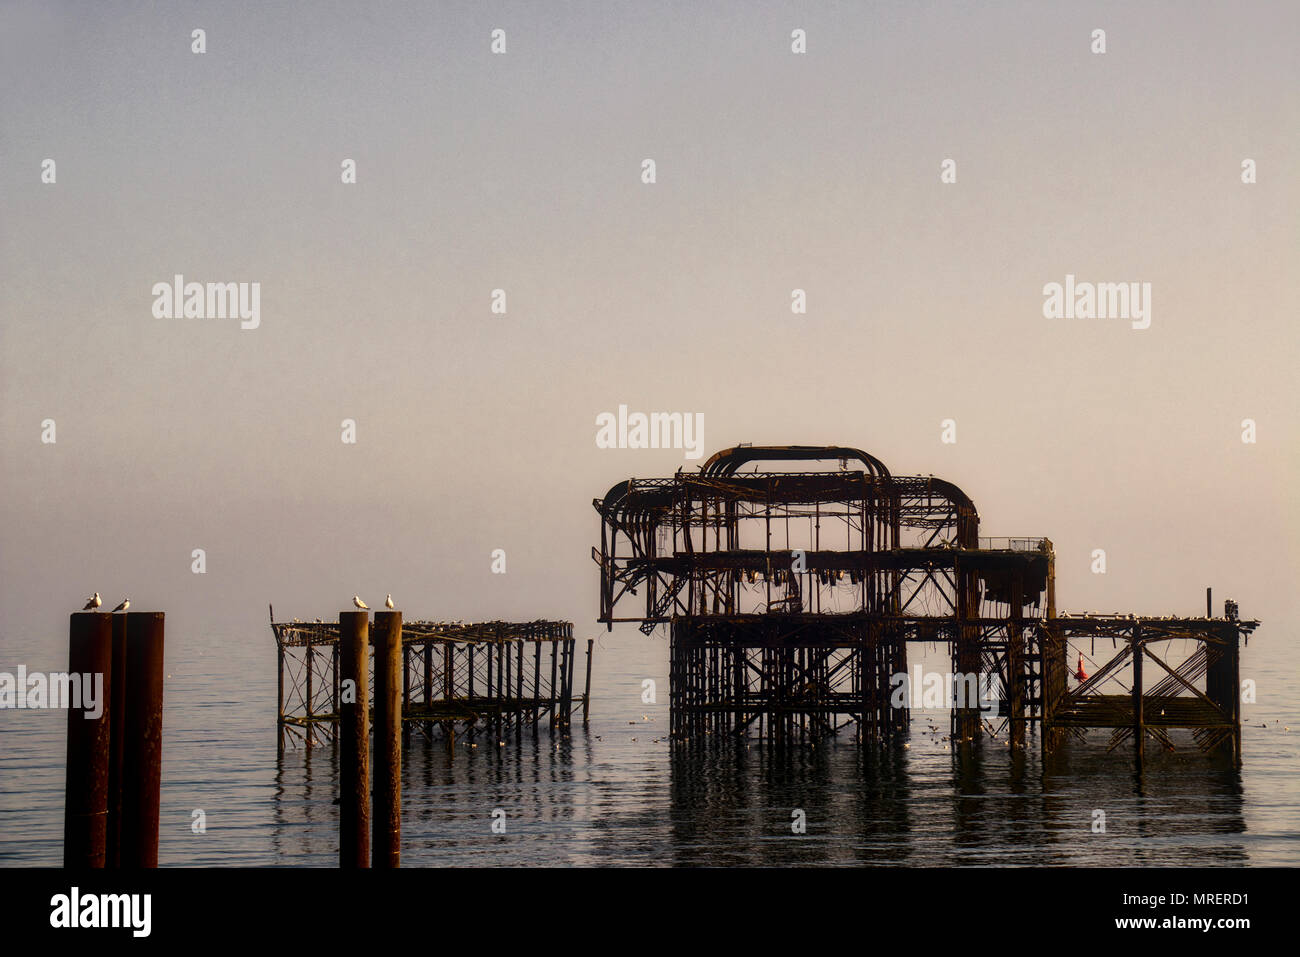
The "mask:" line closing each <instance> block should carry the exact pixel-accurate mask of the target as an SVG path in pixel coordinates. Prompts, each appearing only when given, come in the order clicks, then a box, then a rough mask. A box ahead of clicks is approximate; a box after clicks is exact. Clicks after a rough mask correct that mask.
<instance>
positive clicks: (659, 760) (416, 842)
mask: <svg viewBox="0 0 1300 957" xmlns="http://www.w3.org/2000/svg"><path fill="white" fill-rule="evenodd" d="M337 775H338V761H337V754H336V752H335V749H334V748H333V747H322V748H316V749H313V750H312V751H311V752H306V751H300V752H292V751H291V752H288V753H286V754H285V755H284V756H282V757H281V758H280V760H279V761H278V762H277V769H276V775H275V788H274V796H273V806H274V812H273V827H272V835H271V844H272V849H273V854H274V856H275V858H276V859H277V860H280V861H283V862H286V863H287V862H292V863H315V864H325V865H330V864H332V863H333V862H334V860H335V855H336V853H337V836H336V835H337V826H338V823H337V822H338V809H337V806H336V805H335V804H334V803H333V802H334V799H335V797H336V794H337ZM402 787H403V862H404V863H405V864H407V865H413V866H419V865H426V866H427V865H441V864H450V865H481V866H497V865H514V866H517V865H527V864H532V865H538V864H544V865H545V864H551V865H555V864H636V865H681V866H699V865H706V866H744V867H771V866H788V865H814V866H821V865H861V864H894V865H897V864H920V865H935V866H963V865H990V864H996V865H1016V864H1039V865H1079V864H1105V865H1112V866H1126V865H1144V864H1157V863H1162V864H1169V863H1173V864H1178V863H1200V864H1219V865H1225V864H1237V863H1244V862H1245V861H1246V860H1247V850H1246V847H1245V844H1244V841H1243V840H1234V839H1233V838H1234V836H1241V835H1244V833H1245V831H1246V823H1245V818H1244V814H1243V790H1242V782H1241V776H1240V774H1239V773H1238V772H1237V771H1236V770H1235V769H1233V768H1232V767H1230V766H1222V767H1221V766H1217V765H1216V764H1215V763H1214V761H1213V760H1212V759H1210V758H1206V757H1205V756H1204V755H1201V754H1199V753H1195V752H1192V753H1184V752H1181V751H1180V752H1177V753H1175V754H1173V755H1164V754H1161V755H1157V756H1155V757H1149V758H1148V761H1147V764H1146V766H1145V768H1144V769H1143V773H1142V774H1141V775H1135V774H1134V773H1132V760H1131V756H1125V755H1123V754H1120V753H1107V752H1106V749H1105V743H1104V741H1102V740H1095V741H1094V740H1089V741H1086V742H1080V741H1071V742H1069V743H1067V744H1066V745H1065V746H1064V747H1063V749H1062V751H1061V753H1059V754H1058V755H1056V756H1054V758H1053V759H1052V760H1051V761H1050V762H1049V765H1048V767H1047V769H1046V772H1044V770H1043V768H1042V766H1041V762H1040V758H1039V754H1038V750H1037V742H1036V739H1034V738H1033V736H1031V737H1030V739H1029V742H1028V747H1026V748H1025V749H1023V750H1022V751H1019V752H1017V753H1016V754H1015V755H1014V756H1013V755H1012V754H1010V753H1009V752H1008V749H1007V748H1006V747H1005V745H1004V744H1002V743H1001V742H994V741H987V740H986V741H978V742H973V743H972V744H971V746H970V747H969V748H968V749H967V750H966V751H964V752H962V753H960V754H954V753H953V752H951V751H948V750H947V749H946V748H945V747H944V746H943V743H942V740H941V738H939V737H936V736H933V735H930V736H927V735H925V734H924V733H916V732H914V733H913V734H912V735H911V736H910V738H907V739H905V740H900V741H896V742H893V743H891V744H889V745H887V746H884V747H865V746H864V747H860V746H858V745H857V744H856V743H854V742H853V741H851V740H837V741H831V742H826V743H822V744H818V745H815V746H810V745H803V746H794V747H785V748H778V747H774V746H772V745H769V744H762V745H760V744H759V743H757V742H750V743H748V744H741V745H737V744H735V743H724V742H717V741H706V742H690V743H682V742H679V743H669V742H667V741H666V740H663V739H659V738H653V737H649V738H647V739H641V738H639V737H638V738H628V737H624V738H621V739H618V740H615V741H609V740H602V736H601V735H595V734H591V733H587V732H583V731H582V730H581V729H574V730H573V732H572V733H571V734H567V735H566V734H562V733H555V734H552V733H551V732H549V731H548V730H545V729H542V730H541V731H539V732H538V733H537V734H533V733H532V732H531V731H530V730H526V731H524V732H523V733H522V734H518V735H516V734H514V733H511V735H510V736H509V737H508V738H500V739H498V738H496V737H495V736H492V735H482V734H480V735H478V736H477V737H476V738H475V739H474V740H472V741H471V740H469V739H468V738H461V739H458V740H457V741H456V742H455V744H454V746H449V744H448V742H446V741H445V740H444V739H442V738H441V737H440V736H438V735H434V736H432V737H428V736H426V735H424V734H422V733H419V732H415V733H412V734H410V735H408V737H407V738H406V741H405V758H404V761H403V773H402ZM1096 811H1100V812H1103V813H1104V822H1105V829H1104V831H1102V830H1099V829H1097V828H1096V827H1095V822H1097V821H1098V820H1099V818H1098V817H1097V815H1095V814H1094V812H1096ZM494 814H496V815H497V816H498V817H502V818H503V819H504V821H505V828H506V830H505V833H504V834H499V833H495V832H494V831H493V829H492V823H493V820H494ZM800 821H802V822H804V823H805V825H806V828H805V829H804V830H803V831H802V832H801V831H799V830H798V828H797V827H795V826H793V825H797V824H798V823H799V822H800Z"/></svg>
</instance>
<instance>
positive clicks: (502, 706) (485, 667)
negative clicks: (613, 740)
mask: <svg viewBox="0 0 1300 957" xmlns="http://www.w3.org/2000/svg"><path fill="white" fill-rule="evenodd" d="M271 630H272V631H273V632H274V633H275V640H276V648H277V655H278V662H279V691H278V702H279V705H278V716H279V720H278V728H279V735H278V740H279V747H280V748H281V750H283V749H284V747H285V745H286V744H289V745H291V746H295V747H296V746H297V745H299V744H301V745H303V746H305V747H308V748H310V747H312V746H314V745H316V744H321V743H326V742H330V741H333V740H334V737H335V735H336V734H337V730H338V717H339V668H338V664H339V641H338V624H337V622H300V621H293V622H277V621H274V620H272V622H271ZM587 656H588V670H587V675H588V683H590V674H591V671H590V664H589V663H590V656H591V643H590V642H588V644H587ZM575 658H576V655H575V651H574V638H573V625H572V624H571V623H570V622H567V621H533V622H523V623H513V622H504V621H487V622H470V623H468V624H467V623H464V622H436V621H409V622H403V624H402V686H403V700H402V721H403V728H404V730H405V731H406V732H407V733H409V732H410V731H411V730H412V729H415V730H418V731H420V732H422V733H425V734H428V735H431V736H432V735H434V734H438V733H440V734H442V735H444V736H445V737H446V738H447V739H448V740H449V741H452V740H454V735H455V733H456V729H457V727H459V728H460V729H461V730H462V732H468V733H469V734H470V735H471V736H472V735H473V734H474V733H475V732H476V731H481V730H486V731H490V732H492V733H493V734H498V735H499V734H501V733H503V732H504V731H506V730H509V729H513V730H515V731H517V732H521V731H522V730H523V729H524V728H525V727H531V728H533V729H534V730H535V729H537V728H538V727H539V726H540V725H541V724H542V723H543V722H545V723H546V724H547V726H548V727H550V728H556V727H559V728H567V727H568V725H569V722H570V719H571V717H572V710H573V697H574V694H573V677H574V671H575V665H574V662H575ZM370 674H371V676H372V680H370V681H369V682H368V683H367V684H368V687H369V688H370V689H371V692H372V696H371V700H372V703H373V689H374V686H375V683H374V681H373V674H374V661H373V655H371V660H370ZM589 693H590V688H588V689H587V690H586V691H584V693H583V695H582V696H581V699H580V700H581V702H582V705H583V707H584V709H585V708H586V707H587V703H588V701H589ZM584 714H585V710H584Z"/></svg>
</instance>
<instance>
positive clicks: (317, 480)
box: [0, 2, 1300, 651]
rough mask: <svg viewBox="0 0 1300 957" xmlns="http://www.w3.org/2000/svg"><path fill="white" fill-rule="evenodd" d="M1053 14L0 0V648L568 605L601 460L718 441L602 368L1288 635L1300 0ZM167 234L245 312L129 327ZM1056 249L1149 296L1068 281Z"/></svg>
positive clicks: (590, 618)
mask: <svg viewBox="0 0 1300 957" xmlns="http://www.w3.org/2000/svg"><path fill="white" fill-rule="evenodd" d="M1065 6H1066V5H1064V4H1044V3H1038V2H1026V3H1015V4H983V3H981V4H973V3H971V4H965V3H962V4H958V3H934V4H918V3H910V2H908V3H872V4H868V3H773V4H758V3H721V2H709V3H676V4H669V3H651V2H640V3H610V2H591V3H536V2H533V3H519V4H492V3H455V4H452V3H386V2H381V3H375V4H369V5H367V4H323V3H303V4H277V3H257V4H239V5H236V4H183V3H156V4H143V3H141V4H126V3H114V4H102V3H82V4H45V3H41V4H35V3H33V4H25V3H18V4H13V3H5V4H3V5H2V6H0V350H2V352H0V377H2V381H0V440H2V442H3V445H2V446H0V448H2V449H3V462H2V463H0V490H2V491H3V495H0V515H2V519H3V527H4V529H5V532H4V535H3V538H2V539H0V597H2V598H3V602H4V607H5V608H6V611H7V614H6V616H5V621H4V623H3V625H0V651H2V650H3V639H4V638H5V637H6V636H10V637H15V638H16V637H17V636H19V635H24V636H26V635H31V634H33V633H46V632H48V633H49V634H51V635H52V636H54V637H57V636H59V635H61V634H63V633H64V632H65V629H66V624H65V616H66V614H67V613H68V612H69V611H71V610H74V609H75V608H79V607H80V601H81V600H82V598H83V597H84V596H85V595H86V594H89V592H90V591H92V590H95V589H98V590H99V591H101V592H102V593H103V594H104V597H105V599H106V600H108V601H111V602H114V603H115V602H116V601H118V600H119V599H120V598H121V597H123V596H124V595H130V596H131V598H132V599H133V606H134V607H137V608H140V609H159V610H164V611H166V612H167V613H168V616H169V621H170V622H171V628H170V629H169V636H170V635H172V634H176V633H177V632H178V631H179V632H180V633H181V634H183V635H197V634H201V633H214V634H222V635H232V634H233V635H237V636H240V637H239V639H238V640H241V641H249V642H266V643H267V645H268V647H269V646H270V641H271V639H270V633H269V631H268V630H266V629H265V620H266V605H267V603H268V602H274V604H275V606H276V610H277V614H278V615H280V616H284V617H293V616H299V617H304V618H311V617H315V616H316V615H327V614H332V613H333V612H334V611H336V610H337V609H339V608H341V607H344V606H345V605H347V603H348V602H349V600H350V599H351V596H352V594H353V593H354V592H360V593H361V594H362V595H363V596H364V597H366V598H368V599H369V600H370V601H371V604H372V605H373V604H376V603H377V602H381V601H382V600H383V596H384V593H385V592H389V591H391V592H392V593H393V594H394V595H395V596H396V597H397V599H398V602H399V605H400V606H401V607H403V609H404V610H405V612H406V614H407V615H408V617H447V618H464V619H482V618H487V617H502V618H512V619H518V618H536V617H548V618H566V619H570V620H572V621H574V622H575V623H576V624H577V626H578V627H577V633H578V634H579V635H580V636H582V637H586V636H588V635H593V634H595V633H596V628H597V626H596V625H595V623H594V618H595V616H596V614H597V602H596V595H597V580H596V567H595V565H594V564H593V563H592V561H591V558H590V554H589V552H590V547H591V545H592V544H594V543H595V542H597V541H598V524H597V517H596V514H595V512H594V511H593V509H592V507H591V500H592V498H593V497H597V496H600V495H603V494H604V492H605V491H606V490H607V489H608V488H609V487H610V486H611V485H613V484H614V483H615V482H617V481H620V480H622V479H626V478H627V477H629V476H637V477H649V476H655V475H668V474H671V473H672V472H673V471H675V470H676V469H677V468H678V467H679V466H682V465H686V466H687V467H694V465H696V464H699V463H698V462H696V463H692V462H687V461H685V460H684V459H683V456H682V453H681V452H680V451H672V450H602V449H598V448H597V447H596V444H595V433H596V427H595V417H596V416H597V414H598V413H600V412H603V411H616V410H617V408H618V406H619V405H620V404H625V405H627V406H629V407H630V408H631V409H632V410H640V411H646V412H649V411H682V412H701V413H703V414H704V421H705V428H704V444H705V448H706V455H707V454H708V453H709V452H712V451H714V450H716V449H719V448H723V447H726V446H729V445H734V444H736V443H738V442H754V443H758V444H787V443H798V444H822V443H826V444H844V445H850V446H857V447H860V448H863V449H865V450H867V451H869V452H871V453H873V454H874V455H876V456H878V457H879V458H881V459H882V460H884V461H885V463H886V464H887V465H888V466H889V467H890V468H891V470H893V471H894V472H896V473H899V474H925V473H934V474H936V475H941V476H943V477H945V478H947V479H949V480H951V481H954V482H956V483H957V484H958V485H960V486H961V487H962V488H963V489H965V491H966V492H967V493H968V494H969V495H970V496H971V497H972V498H973V499H974V500H975V502H976V505H977V506H978V507H979V511H980V515H981V532H982V534H985V535H1046V536H1048V537H1050V538H1051V539H1052V540H1053V541H1054V542H1055V543H1056V548H1057V555H1058V560H1057V570H1058V604H1059V606H1060V607H1061V608H1064V609H1070V610H1085V609H1093V610H1099V611H1112V610H1116V611H1125V612H1127V611H1135V612H1146V613H1154V614H1164V613H1168V612H1172V611H1180V612H1185V613H1199V612H1198V609H1199V608H1201V607H1203V601H1204V599H1203V594H1204V588H1205V586H1206V585H1214V586H1215V590H1216V605H1218V607H1219V608H1221V607H1222V606H1221V601H1222V599H1223V598H1224V597H1235V598H1236V599H1237V600H1238V601H1239V602H1240V603H1241V609H1242V613H1243V615H1245V616H1247V617H1260V618H1263V619H1265V629H1264V630H1263V631H1261V632H1260V638H1261V639H1262V640H1267V641H1277V642H1287V641H1289V640H1290V639H1291V636H1292V635H1293V633H1294V628H1293V625H1292V622H1294V620H1295V619H1296V618H1297V617H1298V616H1300V599H1298V598H1297V594H1296V588H1295V582H1296V580H1297V576H1298V575H1300V548H1298V542H1300V506H1297V504H1296V495H1295V490H1296V488H1297V479H1300V474H1298V473H1300V453H1298V452H1297V449H1298V448H1300V445H1298V441H1300V423H1298V421H1297V419H1298V416H1297V400H1296V382H1297V378H1298V377H1297V366H1298V364H1300V337H1298V336H1297V333H1296V322H1297V310H1296V304H1297V302H1300V270H1297V261H1298V257H1300V220H1298V219H1297V212H1298V211H1300V202H1298V200H1300V186H1298V185H1297V177H1296V173H1297V170H1300V110H1298V109H1297V106H1298V104H1300V68H1298V67H1297V62H1298V58H1297V57H1296V52H1295V51H1296V47H1297V38H1298V36H1300V29H1298V28H1300V7H1298V6H1297V5H1296V4H1290V3H1277V2H1265V3H1242V2H1232V3H1216V4H1189V3H1167V4H1164V3H1137V4H1134V3H1115V4H1077V5H1070V7H1071V9H1068V10H1067V9H1064V7H1065ZM195 28H202V29H203V30H205V31H206V45H207V49H206V52H205V53H203V54H201V55H199V54H195V53H192V52H191V31H192V30H193V29H195ZM494 28H501V29H504V30H505V31H506V38H507V53H506V54H505V55H493V54H492V53H491V51H490V49H489V44H490V34H491V31H492V30H493V29H494ZM796 28H801V29H804V30H806V31H807V53H806V54H802V55H796V54H794V53H792V52H791V31H792V30H794V29H796ZM1097 28H1101V29H1104V30H1105V31H1106V44H1107V52H1106V53H1105V54H1104V55H1096V54H1093V53H1092V52H1090V45H1091V39H1090V37H1091V33H1092V31H1093V30H1094V29H1097ZM46 158H52V159H54V160H55V161H56V164H57V181H56V183H55V184H53V185H49V184H45V183H42V181H41V164H42V161H43V160H45V159H46ZM348 158H350V159H353V160H355V161H356V164H357V183H356V184H355V185H345V184H343V183H342V182H341V177H340V164H341V162H342V161H343V160H344V159H348ZM646 158H651V159H654V160H655V163H656V164H657V169H656V172H657V182H656V183H654V184H653V185H646V184H644V183H642V181H641V163H642V161H643V160H644V159H646ZM947 158H951V159H954V160H955V161H956V164H957V182H956V183H954V184H943V183H941V182H940V164H941V163H942V162H943V161H944V160H945V159H947ZM1246 158H1251V159H1254V160H1255V161H1256V164H1257V169H1258V182H1257V183H1255V184H1253V185H1244V184H1243V183H1242V182H1241V164H1242V161H1243V160H1244V159H1246ZM177 273H181V274H183V275H184V276H185V277H186V279H187V280H192V281H199V282H258V283H260V284H261V285H260V288H261V324H260V327H259V328H257V329H255V330H241V329H240V328H239V324H238V322H237V321H234V320H207V319H159V318H156V317H155V316H154V315H153V313H152V304H153V296H152V294H151V288H152V286H153V284H154V283H156V282H160V281H161V282H170V281H171V278H172V276H173V275H175V274H177ZM1067 274H1073V275H1075V276H1076V277H1077V278H1078V279H1079V280H1080V281H1094V282H1130V281H1132V282H1149V283H1151V286H1152V322H1151V326H1150V328H1149V329H1145V330H1134V329H1132V328H1131V327H1130V324H1129V323H1128V322H1125V321H1122V320H1114V319H1105V320H1102V319H1092V320H1088V319H1075V320H1049V319H1045V318H1044V317H1043V312H1042V309H1043V299H1044V297H1043V286H1044V284H1046V283H1050V282H1063V281H1064V279H1065V276H1066V275H1067ZM496 288H502V289H505V290H506V293H507V297H508V300H507V302H508V312H507V314H506V315H505V316H500V315H493V314H492V313H491V312H490V308H489V306H490V296H491V292H492V290H493V289H496ZM796 288H799V289H804V290H806V292H807V297H808V312H807V314H806V315H795V314H792V313H791V309H790V303H791V290H793V289H796ZM47 418H49V419H54V420H55V422H56V428H57V433H56V434H57V442H56V443H55V444H52V445H51V444H43V443H42V441H41V433H42V426H41V423H42V421H43V420H45V419H47ZM345 418H351V419H355V420H356V422H357V430H358V431H357V438H358V441H357V443H356V444H355V445H346V444H344V443H343V442H342V441H341V440H340V434H341V430H340V423H341V421H342V420H343V419H345ZM945 418H953V419H955V420H956V422H957V437H958V441H957V443H956V444H955V445H945V444H942V443H941V442H940V422H941V420H943V419H945ZM1244 418H1253V419H1255V420H1256V422H1257V424H1258V443H1257V444H1254V445H1247V444H1243V443H1242V441H1241V438H1240V434H1241V425H1240V423H1241V420H1242V419H1244ZM195 548H203V549H205V550H206V553H207V572H206V574H204V575H194V574H192V573H191V570H190V567H191V551H192V549H195ZM494 548H504V549H505V550H506V553H507V560H508V566H507V567H508V572H507V574H506V575H504V576H500V575H493V574H491V573H490V567H489V566H490V553H491V551H492V549H494ZM1094 548H1104V549H1106V551H1107V554H1108V563H1109V573H1108V574H1107V575H1104V576H1099V575H1093V574H1091V573H1090V571H1089V565H1090V560H1091V551H1092V549H1094ZM618 634H619V640H620V641H629V642H630V641H636V640H640V635H639V633H637V632H636V631H635V629H633V628H631V627H628V628H626V629H625V630H622V631H620V632H619V633H618Z"/></svg>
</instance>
